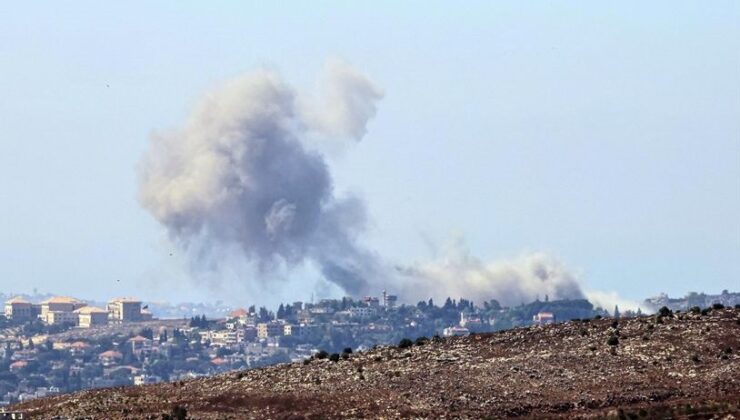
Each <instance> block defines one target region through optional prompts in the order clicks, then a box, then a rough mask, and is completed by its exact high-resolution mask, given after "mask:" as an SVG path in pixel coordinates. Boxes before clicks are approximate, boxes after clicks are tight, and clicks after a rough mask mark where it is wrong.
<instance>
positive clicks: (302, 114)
mask: <svg viewBox="0 0 740 420" xmlns="http://www.w3.org/2000/svg"><path fill="white" fill-rule="evenodd" d="M319 87H320V91H321V92H322V93H323V96H322V97H319V98H318V99H315V100H314V99H313V98H310V97H308V96H305V95H303V94H301V93H299V92H297V91H295V90H294V89H292V88H291V87H290V86H288V85H287V84H285V83H284V82H283V81H282V80H281V79H280V77H278V75H277V74H275V73H273V72H269V71H257V72H254V73H250V74H246V75H243V76H241V77H238V78H235V79H233V80H231V81H229V82H227V83H225V84H224V85H223V86H222V87H221V88H219V89H216V90H214V91H212V92H210V93H208V94H206V95H205V96H204V97H203V98H202V99H201V101H200V102H199V103H198V105H197V106H196V107H195V109H194V110H193V112H192V114H191V115H190V116H189V118H188V119H187V120H186V121H185V123H184V124H183V126H182V127H180V128H178V129H175V130H172V131H169V132H163V133H158V134H155V135H153V136H152V139H151V145H150V148H149V150H148V152H147V153H146V155H145V156H144V159H143V160H142V162H141V166H140V172H139V200H140V202H141V204H142V206H143V207H144V208H145V209H146V210H147V211H148V212H149V213H151V215H152V216H153V217H154V218H155V219H156V220H157V221H158V222H159V223H161V224H162V225H163V226H164V227H165V228H166V229H167V231H168V233H169V235H170V237H171V238H172V240H173V241H174V242H175V243H177V244H178V245H180V246H182V247H183V248H184V249H186V250H188V251H190V252H189V255H190V256H192V257H193V258H194V260H195V262H196V263H197V264H207V265H209V266H213V265H216V266H218V265H219V264H220V263H221V260H222V259H223V260H224V261H226V262H227V263H228V261H229V258H224V255H226V252H223V253H222V252H221V251H222V250H224V249H228V250H229V253H228V255H231V250H233V248H234V247H236V248H237V249H238V250H239V252H238V254H239V255H241V256H242V257H243V258H245V259H246V260H247V261H249V262H251V263H254V265H255V266H256V267H257V268H258V269H259V270H261V271H262V272H263V273H264V272H266V271H269V270H272V269H273V268H275V267H278V266H282V265H287V266H288V267H290V266H293V265H296V264H300V263H303V262H306V261H308V262H310V263H312V264H315V265H316V266H317V267H318V268H319V270H320V271H321V273H322V274H323V275H324V277H325V278H326V279H327V280H329V281H331V282H333V283H334V284H336V285H338V286H339V287H341V288H342V289H343V290H344V291H345V292H346V293H348V294H350V295H354V296H358V295H361V294H364V293H373V294H377V292H378V291H379V290H380V289H381V288H385V287H387V288H388V289H391V290H394V291H395V292H398V293H399V294H400V295H401V297H402V298H403V299H404V300H406V301H414V300H415V299H419V300H421V299H424V300H426V299H428V298H429V297H434V298H435V299H443V298H445V297H448V296H449V297H453V298H457V297H467V298H473V299H475V300H477V301H481V300H487V299H497V300H499V301H500V302H501V303H502V304H504V305H516V304H519V303H522V302H529V301H532V300H533V299H534V298H535V297H536V296H544V295H545V294H548V295H549V296H550V297H551V298H552V299H558V298H582V297H583V293H582V292H581V289H580V287H579V285H578V282H577V280H576V278H575V276H573V275H572V274H571V273H570V272H569V271H568V270H567V269H566V268H565V267H564V266H563V265H562V264H561V263H560V262H558V261H557V260H556V259H554V258H551V257H549V256H547V255H545V254H539V253H537V254H528V255H524V256H522V257H519V258H517V259H513V260H504V261H494V262H489V263H487V262H483V261H481V260H479V259H477V258H475V257H473V256H471V255H470V254H469V253H468V252H467V250H462V251H461V249H460V248H459V247H458V250H457V251H456V252H452V253H450V254H449V255H448V256H446V257H444V258H441V259H436V260H431V261H425V262H422V263H416V264H411V265H400V266H398V267H397V269H396V270H390V269H388V266H387V265H386V264H384V263H383V262H382V260H381V258H380V257H379V256H377V255H376V254H375V253H374V252H372V251H371V250H368V249H365V248H363V247H362V246H360V245H358V244H359V242H360V240H361V236H362V234H363V233H364V230H365V225H366V221H367V215H366V212H365V206H364V205H363V203H362V202H361V201H360V200H358V199H357V198H354V197H351V196H350V197H337V196H336V195H335V194H334V192H333V189H332V177H331V174H330V173H329V169H328V165H327V163H326V161H325V159H324V157H323V156H322V155H321V154H319V153H318V152H317V151H315V150H312V149H310V148H309V147H307V146H306V143H307V141H306V140H307V137H309V136H312V135H320V136H324V137H327V138H344V139H353V140H360V139H361V138H362V137H363V136H364V135H365V133H366V131H367V128H366V126H367V122H368V121H369V120H370V119H371V118H373V117H374V116H375V114H376V103H377V101H378V100H380V99H381V97H382V93H381V91H380V90H379V89H378V88H377V87H376V86H375V85H374V84H373V83H372V82H370V80H368V78H367V77H365V76H364V75H362V74H360V73H358V72H356V71H355V70H353V69H352V68H350V67H348V66H347V65H346V64H343V63H341V62H338V61H332V62H330V63H329V64H328V65H327V68H326V74H325V76H324V77H323V78H322V79H321V83H320V85H319ZM264 277H270V276H264Z"/></svg>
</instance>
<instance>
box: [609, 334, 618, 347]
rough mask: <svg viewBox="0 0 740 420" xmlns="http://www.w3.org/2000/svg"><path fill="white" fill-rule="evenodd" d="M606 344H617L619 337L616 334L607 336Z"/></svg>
mask: <svg viewBox="0 0 740 420" xmlns="http://www.w3.org/2000/svg"><path fill="white" fill-rule="evenodd" d="M606 344H608V345H610V346H616V345H618V344H619V337H617V336H616V335H611V336H609V338H608V339H607V340H606Z"/></svg>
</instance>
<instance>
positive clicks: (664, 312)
mask: <svg viewBox="0 0 740 420" xmlns="http://www.w3.org/2000/svg"><path fill="white" fill-rule="evenodd" d="M658 315H660V316H671V315H673V311H671V310H670V309H669V308H668V307H667V306H664V307H662V308H660V309H658Z"/></svg>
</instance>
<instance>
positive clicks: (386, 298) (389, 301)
mask: <svg viewBox="0 0 740 420" xmlns="http://www.w3.org/2000/svg"><path fill="white" fill-rule="evenodd" d="M397 303H398V296H396V295H389V294H388V293H387V292H386V291H385V290H383V307H385V308H386V309H393V308H395V307H396V304H397Z"/></svg>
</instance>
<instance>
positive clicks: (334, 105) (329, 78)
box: [300, 60, 383, 140]
mask: <svg viewBox="0 0 740 420" xmlns="http://www.w3.org/2000/svg"><path fill="white" fill-rule="evenodd" d="M319 90H320V92H321V93H322V98H323V99H319V100H315V99H314V100H312V99H310V98H307V97H306V98H305V100H303V101H301V107H300V111H301V113H302V114H303V115H302V117H303V119H304V121H305V123H306V125H307V127H308V128H309V129H311V130H313V131H316V132H318V133H321V134H323V135H325V136H329V137H334V138H352V139H355V140H360V139H362V137H364V136H365V134H366V133H367V128H366V126H367V122H368V121H369V120H370V119H371V118H373V117H374V116H375V114H376V113H377V112H378V111H377V106H376V103H377V102H378V101H379V100H380V99H381V98H382V97H383V91H382V90H381V89H380V88H379V87H377V86H376V85H375V84H374V83H373V82H372V81H371V80H370V79H369V78H368V77H367V76H365V75H364V74H362V73H359V72H358V71H356V70H355V69H353V68H352V67H350V66H349V65H348V64H347V63H345V62H343V61H340V60H329V61H328V62H327V64H326V67H325V70H324V77H323V78H322V79H321V81H320V83H319Z"/></svg>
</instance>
